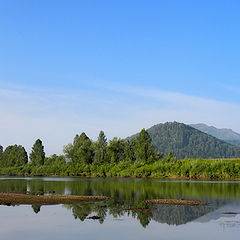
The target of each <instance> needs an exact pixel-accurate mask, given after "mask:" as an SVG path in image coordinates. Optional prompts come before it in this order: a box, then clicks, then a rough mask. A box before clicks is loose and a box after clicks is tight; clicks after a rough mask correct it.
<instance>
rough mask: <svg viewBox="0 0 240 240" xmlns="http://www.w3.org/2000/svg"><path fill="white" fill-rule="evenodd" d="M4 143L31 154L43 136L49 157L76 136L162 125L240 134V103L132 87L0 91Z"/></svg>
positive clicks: (0, 140)
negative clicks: (169, 123)
mask: <svg viewBox="0 0 240 240" xmlns="http://www.w3.org/2000/svg"><path fill="white" fill-rule="evenodd" d="M0 109H1V110H0V131H1V135H0V144H2V145H3V146H4V147H6V146H7V145H10V144H15V143H17V144H22V145H24V146H25V147H26V148H27V150H28V151H30V150H31V146H32V144H33V143H34V141H35V140H36V139H37V138H41V139H42V140H43V142H44V144H45V148H46V151H47V153H48V154H53V153H61V151H62V147H63V145H65V144H67V143H68V142H71V141H72V138H73V137H74V135H75V134H76V133H79V132H81V131H85V132H86V133H87V134H88V135H89V136H90V137H91V138H93V139H96V137H97V135H98V133H99V131H100V130H101V129H102V130H104V131H105V133H106V135H107V136H108V137H109V138H112V137H113V136H119V137H126V136H128V135H131V134H134V133H135V132H137V131H139V130H140V129H141V128H143V127H145V128H148V127H150V126H152V125H154V124H157V123H159V122H166V121H179V122H184V123H199V122H203V123H206V124H209V125H214V126H216V127H221V128H222V127H227V128H232V129H234V130H235V131H238V132H240V128H239V120H238V119H239V118H240V105H238V104H233V103H226V102H222V101H216V100H212V99H205V98H200V97H195V96H189V95H185V94H182V93H174V92H167V91H160V90H155V89H141V88H131V87H119V86H118V87H115V88H114V87H111V88H108V89H107V90H106V89H105V88H104V87H102V88H101V87H98V88H96V87H95V88H94V87H93V88H92V89H88V90H85V91H84V90H81V91H75V90H72V91H70V90H69V91H65V92H63V91H51V90H49V89H48V90H47V91H44V89H41V90H38V89H32V88H27V87H25V88H24V87H21V88H19V89H18V88H17V87H15V88H6V87H5V88H0Z"/></svg>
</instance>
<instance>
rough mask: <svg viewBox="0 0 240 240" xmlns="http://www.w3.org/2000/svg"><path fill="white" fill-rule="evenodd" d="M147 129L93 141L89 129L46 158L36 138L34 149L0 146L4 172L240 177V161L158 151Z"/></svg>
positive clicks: (104, 175)
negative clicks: (130, 135) (129, 135)
mask: <svg viewBox="0 0 240 240" xmlns="http://www.w3.org/2000/svg"><path fill="white" fill-rule="evenodd" d="M155 149H156V148H155V147H154V146H153V145H152V143H151V138H150V136H149V134H148V133H147V131H146V130H145V129H143V130H142V131H141V132H140V133H139V134H138V135H137V136H136V137H135V138H131V139H127V140H123V139H120V138H113V139H112V140H110V141H109V142H108V141H107V139H106V136H105V134H104V132H103V131H101V132H100V133H99V136H98V139H97V141H96V142H93V141H92V140H91V139H90V138H89V137H88V136H87V135H86V134H85V133H82V134H80V135H76V136H75V138H74V140H73V143H71V144H68V145H66V146H64V150H63V151H64V155H59V156H57V155H56V154H54V155H52V156H50V157H45V152H44V147H43V144H42V141H41V140H40V139H38V140H37V141H36V142H35V143H34V145H33V147H32V152H31V153H30V161H28V156H27V153H26V151H25V149H24V147H22V146H21V145H14V146H8V147H7V148H6V149H5V150H4V151H3V148H2V147H0V174H1V175H10V176H49V175H54V176H82V177H176V178H202V179H238V178H240V159H214V160H213V159H184V160H178V159H176V158H175V157H173V155H172V153H171V152H169V153H168V156H164V155H163V154H162V153H159V152H156V150H155Z"/></svg>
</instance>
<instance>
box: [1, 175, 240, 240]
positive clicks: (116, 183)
mask: <svg viewBox="0 0 240 240" xmlns="http://www.w3.org/2000/svg"><path fill="white" fill-rule="evenodd" d="M2 179H3V181H0V191H1V192H21V193H28V194H72V195H88V196H89V195H104V196H108V197H111V199H110V200H108V201H104V202H100V203H81V204H73V205H52V206H39V205H32V206H31V205H21V206H0V226H1V228H0V235H1V239H14V238H15V239H24V240H25V239H36V240H38V239H104V240H107V239H123V238H124V239H184V240H186V239H195V240H198V239H199V240H200V239H201V240H202V239H203V238H206V239H210V238H217V239H220V240H221V239H229V240H230V239H235V238H237V237H238V235H239V233H240V191H239V189H240V188H239V187H240V182H238V181H224V182H220V181H189V180H187V181H186V180H174V181H169V180H158V179H128V178H126V179H117V178H114V179H84V178H2ZM156 198H176V199H180V198H181V199H192V200H200V201H202V202H206V203H208V205H206V206H177V205H161V204H157V205H149V204H146V203H144V200H148V199H156ZM92 216H98V217H99V219H97V220H93V219H90V218H91V217H92Z"/></svg>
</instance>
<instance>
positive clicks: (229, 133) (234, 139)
mask: <svg viewBox="0 0 240 240" xmlns="http://www.w3.org/2000/svg"><path fill="white" fill-rule="evenodd" d="M189 126H191V127H193V128H196V129H198V130H199V131H202V132H204V133H207V134H209V135H212V136H214V137H216V138H218V139H221V140H223V141H225V142H228V143H231V144H233V145H236V146H240V134H239V133H236V132H234V131H233V130H232V129H228V128H216V127H214V126H208V125H206V124H204V123H198V124H190V125H189Z"/></svg>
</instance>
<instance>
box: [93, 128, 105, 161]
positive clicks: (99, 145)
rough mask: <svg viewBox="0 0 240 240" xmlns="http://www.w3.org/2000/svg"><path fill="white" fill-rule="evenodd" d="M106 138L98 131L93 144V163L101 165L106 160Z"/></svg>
mask: <svg viewBox="0 0 240 240" xmlns="http://www.w3.org/2000/svg"><path fill="white" fill-rule="evenodd" d="M106 147H107V138H106V136H105V134H104V132H103V131H100V133H99V135H98V140H97V142H96V144H95V162H96V163H98V164H103V163H104V162H105V160H106Z"/></svg>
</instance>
